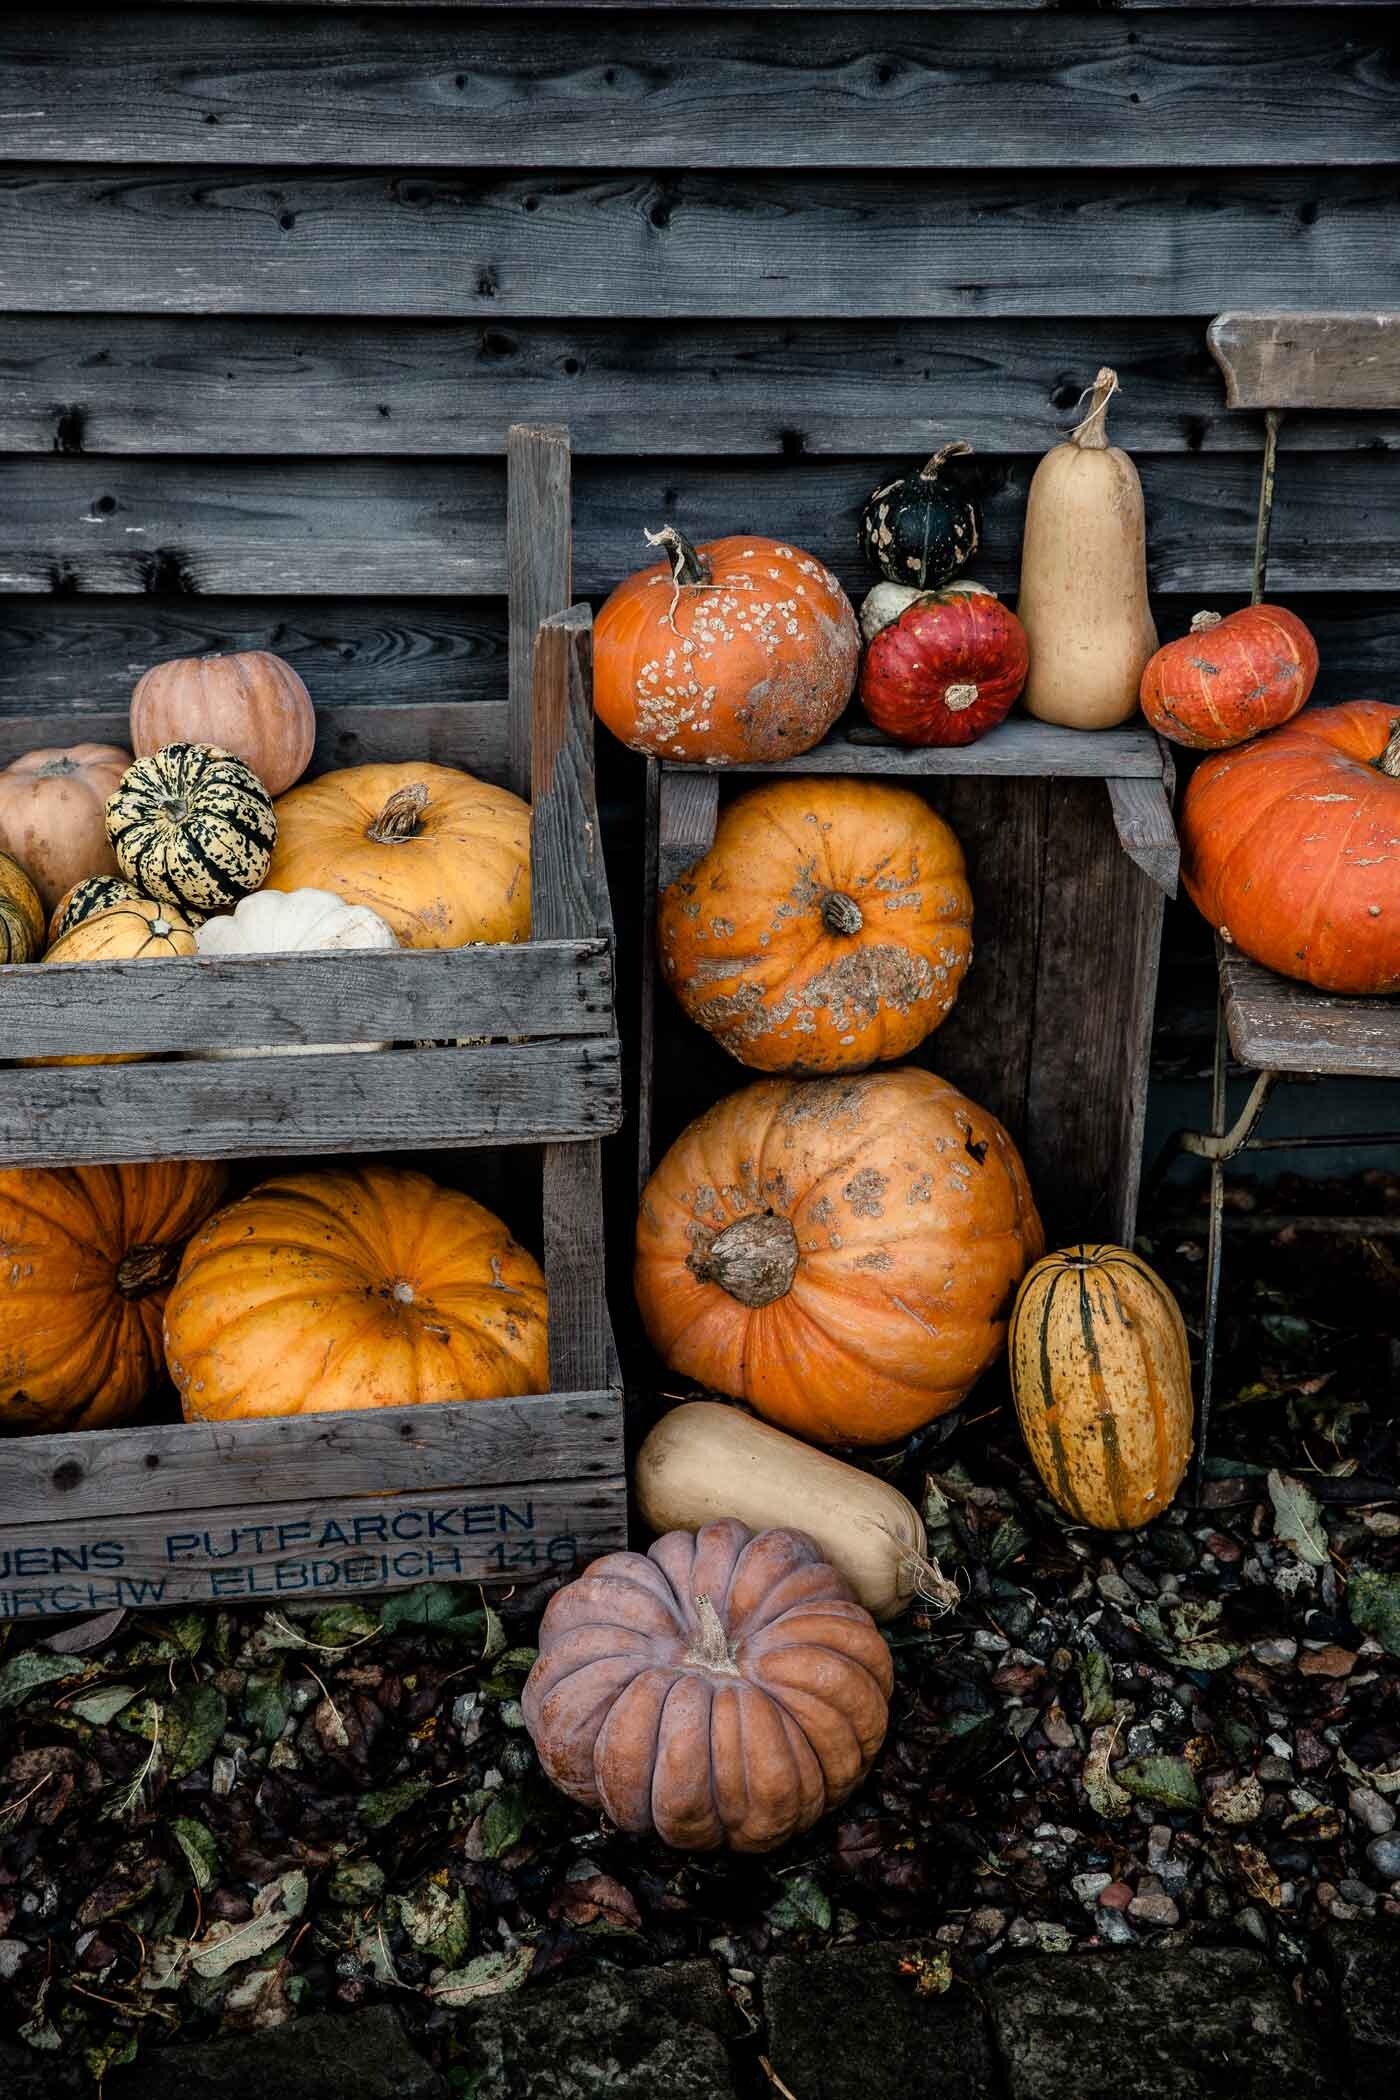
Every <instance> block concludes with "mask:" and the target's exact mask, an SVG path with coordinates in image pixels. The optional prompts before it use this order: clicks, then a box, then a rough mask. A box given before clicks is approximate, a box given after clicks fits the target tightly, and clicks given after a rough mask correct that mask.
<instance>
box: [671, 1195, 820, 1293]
mask: <svg viewBox="0 0 1400 2100" xmlns="http://www.w3.org/2000/svg"><path fill="white" fill-rule="evenodd" d="M690 1267H691V1271H692V1273H693V1274H694V1275H696V1276H698V1277H699V1279H700V1281H701V1282H702V1283H717V1284H718V1285H719V1287H720V1289H721V1290H722V1291H728V1293H729V1295H730V1297H731V1298H737V1299H738V1301H739V1303H740V1304H741V1305H747V1306H748V1307H749V1309H750V1310H751V1311H754V1312H756V1311H757V1310H758V1308H759V1307H760V1306H763V1305H775V1304H776V1303H777V1301H778V1299H779V1298H785V1297H786V1296H787V1294H788V1292H789V1291H790V1290H791V1289H792V1280H793V1278H794V1276H796V1274H797V1234H796V1233H795V1232H794V1231H793V1229H792V1226H791V1225H790V1224H789V1222H788V1220H787V1219H786V1218H779V1217H775V1216H774V1214H773V1212H772V1211H771V1210H764V1211H755V1212H753V1214H752V1215H751V1216H750V1217H747V1218H740V1219H739V1220H738V1221H737V1222H736V1223H735V1224H733V1225H730V1226H728V1227H727V1228H726V1229H725V1230H724V1231H723V1232H721V1233H719V1234H717V1236H716V1237H715V1238H714V1239H713V1240H711V1242H710V1247H709V1251H708V1253H705V1254H700V1253H698V1252H697V1253H695V1254H693V1255H692V1256H691V1258H690Z"/></svg>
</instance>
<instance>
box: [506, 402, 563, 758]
mask: <svg viewBox="0 0 1400 2100" xmlns="http://www.w3.org/2000/svg"><path fill="white" fill-rule="evenodd" d="M506 477H507V496H506V575H507V591H508V595H509V599H510V771H511V786H512V787H513V788H514V790H515V792H516V794H517V795H527V794H528V793H529V792H530V777H531V768H530V739H531V733H532V729H531V725H532V720H533V710H534V696H533V684H532V675H531V664H532V662H533V659H534V651H535V635H536V632H537V630H538V628H539V624H540V622H541V620H546V619H548V618H549V616H550V615H551V613H557V612H563V610H564V609H565V607H566V606H567V605H568V603H569V600H570V598H571V597H572V595H573V492H572V482H571V474H570V459H569V433H568V431H567V430H564V429H561V428H558V427H555V426H550V425H546V426H537V425H533V424H526V423H514V424H512V425H511V428H510V431H509V433H508V435H507V439H506Z"/></svg>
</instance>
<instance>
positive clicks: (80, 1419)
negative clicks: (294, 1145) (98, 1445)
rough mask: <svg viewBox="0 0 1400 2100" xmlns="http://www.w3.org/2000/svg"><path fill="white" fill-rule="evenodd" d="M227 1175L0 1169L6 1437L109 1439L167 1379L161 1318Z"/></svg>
mask: <svg viewBox="0 0 1400 2100" xmlns="http://www.w3.org/2000/svg"><path fill="white" fill-rule="evenodd" d="M225 1185H226V1177H225V1174H224V1170H223V1168H222V1167H218V1166H214V1165H212V1164H211V1163H209V1162H207V1161H200V1160H180V1161H174V1162H171V1163H161V1164H158V1165H155V1166H138V1167H61V1168H59V1167H52V1168H49V1167H35V1168H10V1169H7V1170H5V1171H0V1434H3V1433H5V1432H11V1433H13V1432H16V1431H40V1430H65V1429H105V1428H108V1427H110V1426H111V1425H112V1424H114V1423H117V1422H125V1421H127V1420H129V1419H130V1418H131V1416H132V1415H134V1414H135V1413H136V1412H137V1411H138V1410H139V1409H140V1408H141V1406H142V1405H143V1404H144V1402H145V1401H146V1400H147V1398H148V1397H149V1396H150V1394H151V1393H152V1392H153V1390H154V1389H155V1388H156V1386H157V1385H158V1384H159V1383H160V1382H161V1380H162V1378H163V1374H164V1359H163V1355H162V1351H161V1314H162V1310H163V1308H164V1305H165V1299H166V1294H167V1292H168V1291H169V1289H170V1286H171V1283H172V1282H173V1281H174V1278H175V1272H176V1269H177V1268H178V1266H179V1261H180V1255H181V1252H182V1250H183V1247H184V1244H185V1241H186V1240H187V1239H188V1238H189V1236H190V1234H191V1233H192V1232H193V1231H194V1230H195V1228H196V1227H197V1226H199V1225H202V1224H203V1222H204V1220H205V1219H206V1218H207V1217H208V1216H209V1214H210V1212H211V1211H213V1210H214V1209H215V1207H216V1206H217V1204H218V1203H219V1202H220V1201H221V1199H222V1197H223V1193H224V1189H225Z"/></svg>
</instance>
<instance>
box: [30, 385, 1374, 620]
mask: <svg viewBox="0 0 1400 2100" xmlns="http://www.w3.org/2000/svg"><path fill="white" fill-rule="evenodd" d="M1120 435H1121V436H1122V438H1123V440H1124V442H1125V443H1127V444H1128V445H1129V446H1131V444H1132V428H1131V419H1130V417H1129V416H1128V415H1127V414H1126V413H1125V415H1124V418H1123V427H1122V430H1121V433H1120ZM884 464H885V463H884V462H881V461H872V460H870V459H864V460H859V459H858V460H798V461H796V462H793V463H791V464H782V463H779V462H776V461H758V462H749V461H719V462H716V461H713V460H706V459H699V460H696V459H684V460H667V461H655V462H647V461H643V462H637V463H628V462H625V461H616V462H613V461H592V462H583V463H581V464H580V465H579V467H578V470H577V473H576V476H575V497H574V502H575V530H576V535H577V554H576V560H575V577H574V583H575V588H576V589H578V590H581V591H584V592H588V593H599V594H601V593H604V592H606V591H609V590H611V589H612V588H613V586H614V585H615V584H616V583H617V582H618V581H619V579H620V578H621V577H623V576H625V575H627V574H629V573H630V572H631V571H632V570H634V569H636V568H639V567H641V566H642V565H643V564H644V563H645V562H646V561H647V560H648V559H649V558H650V556H649V550H648V548H647V545H646V542H645V539H644V537H643V532H644V528H645V527H647V526H651V527H653V528H654V527H655V526H657V525H659V524H661V523H664V522H670V523H672V524H674V525H677V526H679V527H680V529H681V530H682V531H683V532H685V533H686V534H687V535H688V536H689V537H691V538H692V539H697V540H700V539H706V538H713V537H715V536H716V535H717V534H719V533H727V532H734V531H736V530H747V531H752V532H768V533H771V534H773V535H774V536H777V535H781V536H782V537H784V538H786V539H789V540H792V541H795V542H796V544H797V545H798V546H801V547H806V548H808V549H809V550H810V551H811V552H812V553H813V554H816V555H818V556H820V557H821V558H822V559H823V560H826V561H829V562H830V563H831V564H832V565H833V566H834V568H835V569H836V571H837V574H838V575H839V576H840V577H841V578H842V580H843V581H844V582H845V583H846V584H847V587H848V588H849V589H850V590H852V591H853V592H861V591H864V590H865V589H867V588H868V587H869V582H870V578H869V575H868V573H867V572H866V571H865V569H864V567H863V565H862V563H861V561H860V558H859V555H858V553H857V551H856V521H857V519H858V517H859V514H860V510H861V507H862V505H863V503H864V500H865V498H866V496H867V495H868V494H869V491H870V488H871V485H872V481H873V478H874V477H875V475H876V474H878V473H879V472H880V471H881V468H882V466H883V465H884ZM1034 464H1035V462H1034V460H1032V459H1025V458H1021V459H1013V460H1007V459H1004V458H987V459H985V460H984V461H983V463H982V478H983V482H984V493H985V501H984V511H985V524H986V533H985V543H984V545H985V558H984V552H983V550H979V553H978V558H977V574H978V578H979V580H980V581H982V582H984V583H987V584H990V585H991V586H992V587H993V588H995V589H1001V590H1005V589H1007V588H1009V587H1011V586H1012V585H1013V584H1014V581H1015V577H1016V573H1017V567H1018V557H1019V549H1020V537H1021V526H1022V521H1023V516H1024V509H1025V493H1026V486H1027V483H1028V481H1029V478H1030V474H1031V472H1032V470H1033V467H1034ZM1139 465H1140V467H1141V470H1142V476H1143V485H1144V489H1145V492H1146V499H1147V516H1148V528H1149V539H1148V567H1149V573H1150V576H1151V579H1152V583H1153V587H1154V588H1155V589H1156V590H1158V591H1168V592H1190V593H1192V594H1194V593H1196V592H1203V593H1212V594H1220V595H1222V596H1223V597H1226V598H1231V597H1233V598H1235V599H1238V598H1239V597H1241V596H1243V595H1246V594H1247V587H1248V576H1249V563H1250V556H1251V553H1252V549H1253V545H1254V528H1255V514H1256V508H1257V503H1258V464H1257V461H1256V460H1254V459H1250V458H1248V457H1236V458H1213V459H1211V460H1209V461H1203V460H1198V459H1190V458H1175V459H1160V458H1152V457H1151V456H1148V457H1142V456H1141V455H1139ZM502 493H503V491H502V487H501V476H500V473H499V470H498V469H497V468H496V467H495V466H494V465H493V464H492V463H490V462H487V461H484V460H467V461H462V462H455V461H439V460H433V461H427V460H424V461H417V462H415V463H414V464H413V465H412V466H409V465H407V464H406V463H393V462H379V461H370V460H341V461H325V462H313V461H308V460H300V461H285V462H268V463H265V464H258V465H254V464H251V463H248V462H237V463H233V464H223V463H220V464H218V465H217V466H216V465H214V464H212V463H210V462H202V461H156V460H87V459H47V460H37V459H24V460H17V461H14V462H12V463H11V464H10V465H9V466H8V468H7V470H6V473H5V485H4V501H3V503H0V591H6V590H8V591H11V592H41V593H48V592H53V591H54V590H56V589H57V590H58V591H60V592H65V593H66V592H77V593H87V592H94V593H99V594H106V593H126V592H137V593H145V592H146V591H148V590H150V589H152V588H155V587H158V586H159V584H160V581H161V579H162V578H164V577H166V576H167V575H173V576H175V577H176V578H178V583H177V585H176V588H177V589H178V588H179V587H181V586H183V588H184V589H185V590H186V591H188V592H192V593H195V594H199V593H203V592H214V593H222V592H231V593H242V592H248V591H257V590H260V589H268V590H275V591H278V592H279V593H280V592H288V591H305V592H307V593H313V594H314V593H316V592H320V591H325V592H328V593H334V594H336V595H337V596H341V595H343V594H345V593H346V592H347V591H352V590H364V591H366V592H373V593H375V594H380V595H383V594H389V593H392V592H393V591H395V590H399V589H401V590H405V591H413V592H415V593H418V594H424V593H433V592H441V593H444V594H456V593H458V592H461V591H488V592H489V591H498V590H501V589H503V588H504V586H505V582H506V562H505V541H504V535H503V533H502V530H501V520H502V505H501V497H502ZM1397 569H1400V512H1397V508H1396V505H1395V502H1394V492H1393V489H1392V486H1391V465H1390V461H1389V460H1388V459H1387V458H1386V457H1385V456H1384V455H1372V454H1349V455H1347V456H1345V457H1337V456H1335V455H1332V454H1316V453H1308V454H1303V455H1300V456H1299V457H1298V458H1297V459H1296V460H1295V461H1292V462H1290V465H1289V471H1288V472H1287V473H1286V474H1283V475H1280V477H1279V493H1278V501H1277V507H1276V509H1275V513H1274V536H1273V548H1272V553H1271V557H1270V568H1269V580H1270V585H1271V587H1272V588H1273V589H1275V590H1278V591H1286V592H1291V591H1292V590H1293V589H1294V588H1295V587H1306V588H1308V589H1311V590H1313V591H1315V592H1321V591H1328V590H1389V589H1392V588H1393V587H1394V582H1395V577H1396V574H1397ZM166 587H167V588H169V586H168V585H167V586H166Z"/></svg>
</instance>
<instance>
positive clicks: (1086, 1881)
mask: <svg viewBox="0 0 1400 2100" xmlns="http://www.w3.org/2000/svg"><path fill="white" fill-rule="evenodd" d="M1112 1880H1113V1876H1112V1875H1111V1874H1076V1875H1075V1877H1074V1879H1073V1881H1072V1882H1071V1883H1070V1887H1071V1888H1072V1889H1073V1890H1074V1893H1075V1895H1076V1896H1077V1897H1078V1899H1079V1901H1080V1902H1081V1903H1093V1902H1095V1901H1097V1899H1098V1897H1099V1896H1101V1895H1102V1894H1103V1891H1104V1890H1105V1889H1106V1888H1107V1887H1108V1886H1109V1884H1110V1883H1111V1882H1112Z"/></svg>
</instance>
